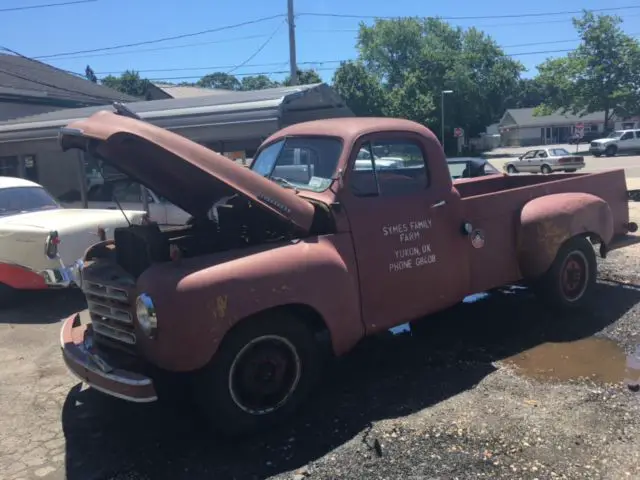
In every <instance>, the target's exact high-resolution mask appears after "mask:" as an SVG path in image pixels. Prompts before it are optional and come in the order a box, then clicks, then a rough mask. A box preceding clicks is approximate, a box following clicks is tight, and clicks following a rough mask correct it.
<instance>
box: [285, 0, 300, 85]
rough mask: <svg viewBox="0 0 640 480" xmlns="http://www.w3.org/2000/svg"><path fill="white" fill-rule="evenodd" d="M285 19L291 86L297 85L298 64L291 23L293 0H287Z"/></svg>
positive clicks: (294, 36)
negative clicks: (287, 24)
mask: <svg viewBox="0 0 640 480" xmlns="http://www.w3.org/2000/svg"><path fill="white" fill-rule="evenodd" d="M287 17H288V22H289V69H290V73H289V75H290V76H291V85H297V84H298V64H297V62H296V26H295V24H294V23H293V0H287Z"/></svg>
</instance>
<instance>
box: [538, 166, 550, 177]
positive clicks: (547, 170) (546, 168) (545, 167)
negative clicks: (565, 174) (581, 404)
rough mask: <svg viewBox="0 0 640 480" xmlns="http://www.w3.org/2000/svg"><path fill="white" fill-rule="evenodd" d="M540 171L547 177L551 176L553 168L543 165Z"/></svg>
mask: <svg viewBox="0 0 640 480" xmlns="http://www.w3.org/2000/svg"><path fill="white" fill-rule="evenodd" d="M540 171H541V172H542V173H544V174H545V175H549V174H550V173H551V167H550V166H549V165H542V167H540Z"/></svg>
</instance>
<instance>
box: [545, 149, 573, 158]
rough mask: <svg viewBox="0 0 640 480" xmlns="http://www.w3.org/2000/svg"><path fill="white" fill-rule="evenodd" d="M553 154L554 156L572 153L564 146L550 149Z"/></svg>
mask: <svg viewBox="0 0 640 480" xmlns="http://www.w3.org/2000/svg"><path fill="white" fill-rule="evenodd" d="M550 153H551V155H553V156H554V157H563V156H565V155H571V154H570V153H569V152H567V151H566V150H565V149H564V148H552V149H551V150H550Z"/></svg>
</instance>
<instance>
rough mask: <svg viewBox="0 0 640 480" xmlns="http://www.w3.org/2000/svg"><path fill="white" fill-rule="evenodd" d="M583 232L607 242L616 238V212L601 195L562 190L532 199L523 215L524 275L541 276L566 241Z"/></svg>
mask: <svg viewBox="0 0 640 480" xmlns="http://www.w3.org/2000/svg"><path fill="white" fill-rule="evenodd" d="M583 234H596V235H597V237H598V238H599V239H601V241H603V242H604V243H605V245H606V244H608V243H609V242H610V241H611V239H612V238H613V234H614V228H613V215H612V213H611V209H610V208H609V205H608V204H607V203H606V202H605V201H604V200H602V199H601V198H599V197H596V196H595V195H591V194H588V193H558V194H554V195H546V196H543V197H539V198H536V199H535V200H531V201H530V202H528V203H527V204H526V205H525V206H524V208H523V209H522V213H521V215H520V231H519V235H518V258H519V264H520V269H521V271H522V274H523V275H524V276H525V277H536V276H538V275H541V274H542V273H544V272H545V271H547V270H548V269H549V267H550V266H551V264H552V263H553V260H554V258H555V256H556V253H557V251H558V250H559V249H560V247H561V246H562V244H563V243H564V242H565V241H567V240H568V239H569V238H571V237H573V236H576V235H583Z"/></svg>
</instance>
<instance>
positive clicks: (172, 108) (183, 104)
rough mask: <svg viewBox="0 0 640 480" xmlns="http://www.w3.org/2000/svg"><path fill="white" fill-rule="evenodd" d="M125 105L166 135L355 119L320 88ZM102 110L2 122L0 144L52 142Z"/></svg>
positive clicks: (74, 110)
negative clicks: (315, 113)
mask: <svg viewBox="0 0 640 480" xmlns="http://www.w3.org/2000/svg"><path fill="white" fill-rule="evenodd" d="M126 105H127V107H128V108H129V109H130V110H132V111H133V112H135V113H136V114H138V115H140V117H142V118H143V119H144V120H148V121H149V122H151V123H153V124H155V125H158V126H161V127H164V128H168V129H170V130H174V129H184V128H197V127H210V126H216V125H226V126H232V125H240V124H247V125H248V124H250V123H258V122H263V123H265V124H267V123H269V124H273V123H274V122H275V123H276V124H278V125H279V123H278V122H279V121H280V119H281V117H282V115H283V112H284V111H288V112H295V111H306V110H314V109H315V110H318V109H330V108H333V109H335V110H339V112H340V114H341V115H346V116H352V115H353V112H351V110H349V108H348V107H346V105H345V104H344V101H343V100H342V98H340V96H339V95H338V94H337V93H335V91H334V90H333V89H331V87H329V86H328V85H326V84H324V83H318V84H313V85H299V86H294V87H279V88H269V89H265V90H255V91H247V92H232V91H229V92H228V93H226V94H224V95H222V94H221V95H208V96H204V97H190V98H175V99H166V100H151V101H138V102H134V103H127V104H126ZM105 108H107V109H108V108H109V107H105V106H97V107H85V108H69V109H64V110H58V111H54V112H49V113H43V114H39V115H33V116H29V117H22V118H18V119H14V120H10V121H5V122H0V142H6V141H22V140H34V139H46V138H55V137H57V135H58V130H59V129H60V127H62V126H65V125H67V124H68V123H70V122H71V121H73V120H78V119H81V118H86V117H89V116H90V115H92V114H93V113H95V112H97V111H99V110H104V109H105ZM271 131H274V130H271Z"/></svg>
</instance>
